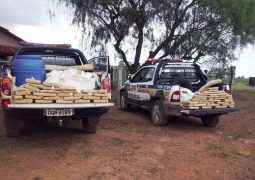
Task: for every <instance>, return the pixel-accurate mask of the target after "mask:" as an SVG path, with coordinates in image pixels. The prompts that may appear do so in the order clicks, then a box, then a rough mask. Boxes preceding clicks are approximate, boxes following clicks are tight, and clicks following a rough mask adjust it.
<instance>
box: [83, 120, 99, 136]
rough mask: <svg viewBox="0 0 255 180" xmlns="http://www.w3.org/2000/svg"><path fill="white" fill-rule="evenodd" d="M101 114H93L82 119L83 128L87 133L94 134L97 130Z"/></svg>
mask: <svg viewBox="0 0 255 180" xmlns="http://www.w3.org/2000/svg"><path fill="white" fill-rule="evenodd" d="M100 120H101V116H91V117H89V118H84V119H82V130H83V132H84V133H86V134H93V133H96V132H97V127H98V125H99V123H100Z"/></svg>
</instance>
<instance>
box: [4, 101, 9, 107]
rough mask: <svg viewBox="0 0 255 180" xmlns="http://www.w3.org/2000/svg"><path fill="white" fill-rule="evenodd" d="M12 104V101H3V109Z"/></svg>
mask: <svg viewBox="0 0 255 180" xmlns="http://www.w3.org/2000/svg"><path fill="white" fill-rule="evenodd" d="M9 104H10V100H2V106H3V107H8V106H9Z"/></svg>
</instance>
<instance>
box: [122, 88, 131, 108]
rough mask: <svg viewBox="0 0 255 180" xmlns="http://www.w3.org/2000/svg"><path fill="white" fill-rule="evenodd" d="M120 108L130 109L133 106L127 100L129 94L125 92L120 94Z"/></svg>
mask: <svg viewBox="0 0 255 180" xmlns="http://www.w3.org/2000/svg"><path fill="white" fill-rule="evenodd" d="M120 108H121V110H122V111H128V110H130V108H131V105H130V104H129V103H128V102H127V95H126V93H124V92H122V93H121V94H120Z"/></svg>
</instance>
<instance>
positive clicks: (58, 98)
mask: <svg viewBox="0 0 255 180" xmlns="http://www.w3.org/2000/svg"><path fill="white" fill-rule="evenodd" d="M43 99H45V100H61V99H62V98H61V97H58V96H55V97H53V96H51V97H43Z"/></svg>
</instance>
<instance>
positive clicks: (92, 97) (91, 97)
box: [82, 96, 100, 100]
mask: <svg viewBox="0 0 255 180" xmlns="http://www.w3.org/2000/svg"><path fill="white" fill-rule="evenodd" d="M82 99H85V100H94V99H97V100H99V99H100V97H96V96H83V97H82Z"/></svg>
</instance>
